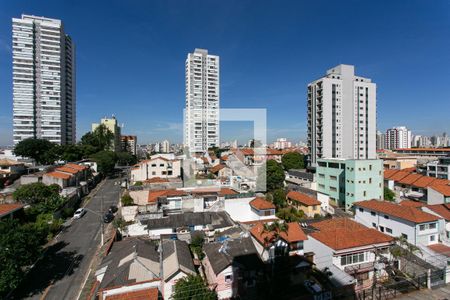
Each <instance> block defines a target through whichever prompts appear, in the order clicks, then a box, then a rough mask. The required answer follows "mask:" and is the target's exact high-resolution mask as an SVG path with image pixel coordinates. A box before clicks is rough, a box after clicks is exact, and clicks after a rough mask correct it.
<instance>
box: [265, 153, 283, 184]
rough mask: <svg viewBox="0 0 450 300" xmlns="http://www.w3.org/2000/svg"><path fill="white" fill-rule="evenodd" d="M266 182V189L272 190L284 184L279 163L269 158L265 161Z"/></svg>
mask: <svg viewBox="0 0 450 300" xmlns="http://www.w3.org/2000/svg"><path fill="white" fill-rule="evenodd" d="M266 170H267V171H266V184H267V190H268V191H274V190H276V189H279V188H282V187H283V186H284V179H285V175H284V171H283V168H282V167H281V165H280V164H279V163H277V162H276V161H275V160H273V159H271V160H268V161H267V162H266Z"/></svg>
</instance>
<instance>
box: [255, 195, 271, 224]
mask: <svg viewBox="0 0 450 300" xmlns="http://www.w3.org/2000/svg"><path fill="white" fill-rule="evenodd" d="M249 204H250V207H251V210H252V212H253V213H255V214H256V215H258V216H259V219H260V220H261V219H265V218H266V219H267V218H274V217H275V209H276V207H275V205H274V204H273V203H272V202H269V201H267V200H266V199H263V198H260V197H256V198H255V199H253V200H252V201H250V203H249Z"/></svg>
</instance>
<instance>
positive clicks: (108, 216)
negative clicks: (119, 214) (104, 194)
mask: <svg viewBox="0 0 450 300" xmlns="http://www.w3.org/2000/svg"><path fill="white" fill-rule="evenodd" d="M113 219H114V214H113V213H111V212H109V211H108V212H107V213H106V214H105V215H104V216H103V222H105V223H110V222H111V221H112V220H113Z"/></svg>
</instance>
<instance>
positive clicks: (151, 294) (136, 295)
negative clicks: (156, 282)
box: [105, 287, 158, 300]
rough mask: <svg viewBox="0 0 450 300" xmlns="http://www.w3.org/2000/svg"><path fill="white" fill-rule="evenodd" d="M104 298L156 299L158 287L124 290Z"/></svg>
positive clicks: (120, 299) (117, 299) (115, 299)
mask: <svg viewBox="0 0 450 300" xmlns="http://www.w3.org/2000/svg"><path fill="white" fill-rule="evenodd" d="M105 299H106V300H158V288H156V287H154V288H147V289H144V290H139V291H133V292H125V293H122V294H116V295H111V296H107V297H106V298H105Z"/></svg>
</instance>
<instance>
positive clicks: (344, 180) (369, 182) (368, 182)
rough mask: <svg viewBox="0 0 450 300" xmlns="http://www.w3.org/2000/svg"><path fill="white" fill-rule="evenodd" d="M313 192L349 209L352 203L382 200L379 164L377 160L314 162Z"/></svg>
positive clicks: (335, 159)
mask: <svg viewBox="0 0 450 300" xmlns="http://www.w3.org/2000/svg"><path fill="white" fill-rule="evenodd" d="M316 179H317V191H319V192H321V193H324V194H327V195H329V196H330V200H331V201H334V202H335V203H336V204H337V205H338V206H339V207H342V208H345V209H346V210H349V209H350V208H351V207H352V205H353V202H355V201H361V200H369V199H382V198H383V161H382V160H380V159H361V160H357V159H340V158H331V159H318V160H317V169H316Z"/></svg>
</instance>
